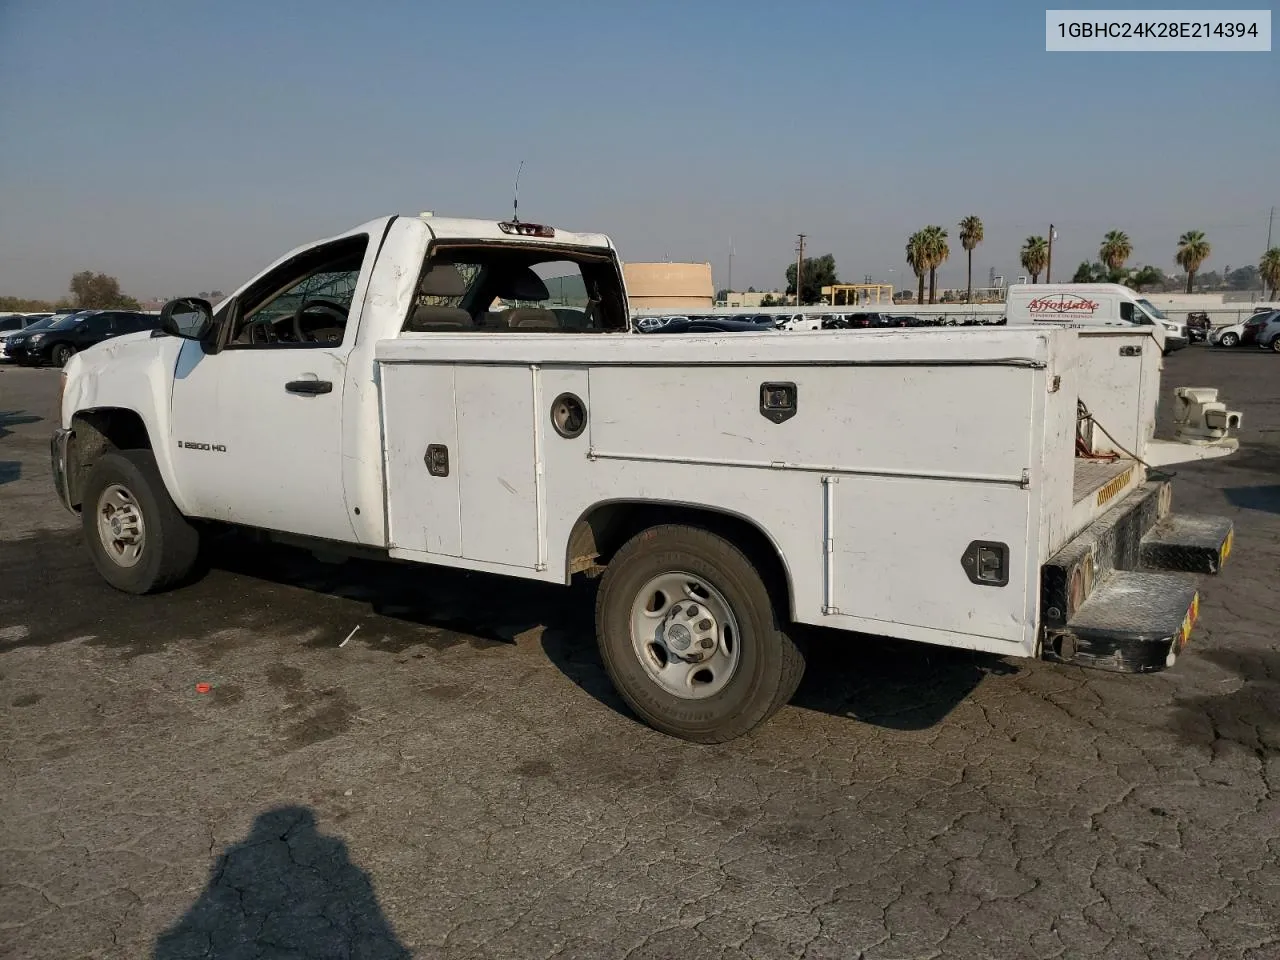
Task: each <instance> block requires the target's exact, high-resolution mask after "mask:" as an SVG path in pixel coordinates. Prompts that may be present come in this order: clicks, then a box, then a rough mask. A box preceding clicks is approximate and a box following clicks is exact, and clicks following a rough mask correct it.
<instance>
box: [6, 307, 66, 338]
mask: <svg viewBox="0 0 1280 960" xmlns="http://www.w3.org/2000/svg"><path fill="white" fill-rule="evenodd" d="M52 316H53V314H52V313H10V314H6V315H5V316H3V317H0V340H5V339H7V338H8V337H9V336H10V335H11V334H15V333H18V332H19V331H21V330H26V329H27V328H28V327H30V326H31V325H32V324H33V323H37V322H39V321H40V320H46V319H48V318H49V317H52Z"/></svg>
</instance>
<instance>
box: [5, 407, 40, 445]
mask: <svg viewBox="0 0 1280 960" xmlns="http://www.w3.org/2000/svg"><path fill="white" fill-rule="evenodd" d="M43 419H44V417H37V416H36V415H35V414H31V413H24V412H23V411H22V410H0V440H3V439H4V438H5V437H7V436H9V434H11V433H13V431H12V430H11V429H10V427H25V426H26V425H27V424H29V423H39V422H40V421H41V420H43Z"/></svg>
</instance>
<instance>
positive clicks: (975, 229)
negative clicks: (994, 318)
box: [960, 214, 983, 303]
mask: <svg viewBox="0 0 1280 960" xmlns="http://www.w3.org/2000/svg"><path fill="white" fill-rule="evenodd" d="M982 240H983V235H982V221H981V220H979V219H978V218H977V217H976V216H974V215H973V214H970V215H969V216H967V217H965V218H964V219H963V220H961V221H960V246H962V247H964V251H965V253H967V254H968V255H969V273H968V280H967V282H966V283H965V294H964V302H965V303H972V302H973V248H974V247H976V246H977V245H978V244H980V243H981V242H982Z"/></svg>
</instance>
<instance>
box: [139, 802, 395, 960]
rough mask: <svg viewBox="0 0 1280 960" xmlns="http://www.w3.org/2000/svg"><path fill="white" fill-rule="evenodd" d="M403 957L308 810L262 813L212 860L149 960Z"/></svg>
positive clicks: (371, 897) (366, 887) (357, 877)
mask: <svg viewBox="0 0 1280 960" xmlns="http://www.w3.org/2000/svg"><path fill="white" fill-rule="evenodd" d="M230 956H236V957H255V958H263V960H267V958H280V960H285V958H292V957H336V956H344V957H348V956H361V957H381V958H386V960H395V958H405V960H408V958H409V957H410V956H411V954H410V953H409V950H408V949H407V948H406V947H405V946H404V945H403V944H402V943H401V942H400V940H399V939H398V938H397V936H396V934H395V931H394V930H393V929H392V926H391V923H390V922H389V921H388V920H387V918H386V916H385V915H384V914H383V912H382V908H381V906H380V905H379V903H378V897H377V894H376V893H375V891H374V888H373V883H372V881H371V880H370V879H369V876H368V875H367V874H366V873H365V872H364V871H363V870H361V869H360V868H359V867H357V866H356V865H355V864H354V863H352V862H351V857H350V856H349V854H348V852H347V846H346V844H345V843H343V842H342V841H341V840H340V839H338V838H337V837H330V836H325V835H324V834H322V833H320V832H319V831H318V830H317V829H316V817H315V814H314V813H313V812H312V811H311V810H310V809H309V808H307V807H300V806H290V807H279V808H276V809H273V810H268V811H266V812H265V813H262V814H259V815H258V817H257V819H256V820H254V822H253V827H252V828H251V830H250V832H249V835H248V836H247V837H245V838H244V840H242V841H240V842H239V843H236V844H233V845H232V846H230V847H228V848H227V849H226V850H225V851H224V852H223V854H222V855H221V856H220V857H218V860H217V862H216V863H215V864H214V865H213V869H212V870H211V871H210V874H209V881H208V884H207V885H206V887H205V889H204V891H203V892H202V893H201V894H200V896H199V898H197V900H196V902H195V903H194V904H192V906H191V908H190V909H189V910H188V911H187V912H186V914H185V915H184V916H183V917H182V918H181V919H180V920H179V921H178V922H177V923H175V924H174V925H173V926H172V927H170V928H169V929H168V930H165V931H164V932H163V933H161V934H160V936H159V937H157V939H156V944H155V951H154V953H153V954H152V957H153V960H186V958H188V957H230Z"/></svg>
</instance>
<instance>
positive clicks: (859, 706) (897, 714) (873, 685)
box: [791, 629, 1018, 730]
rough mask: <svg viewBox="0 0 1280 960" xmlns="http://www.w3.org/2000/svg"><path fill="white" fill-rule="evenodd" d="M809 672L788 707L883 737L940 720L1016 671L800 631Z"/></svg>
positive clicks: (926, 648)
mask: <svg viewBox="0 0 1280 960" xmlns="http://www.w3.org/2000/svg"><path fill="white" fill-rule="evenodd" d="M806 634H807V635H806V636H805V637H804V640H805V641H806V642H805V646H806V648H807V650H808V665H807V668H806V670H805V677H804V680H803V682H802V683H801V684H800V689H799V690H798V691H797V692H796V695H795V697H794V698H793V699H792V701H791V702H792V704H794V705H795V706H797V707H802V708H804V709H806V710H817V711H820V712H822V713H828V714H831V715H832V716H837V717H848V718H849V719H853V720H857V721H859V722H861V723H870V724H873V725H875V726H877V727H884V728H886V729H889V730H924V729H927V728H929V727H933V726H936V725H937V724H939V723H941V722H942V721H943V720H944V719H946V717H947V715H948V714H950V713H951V711H952V710H954V709H955V708H956V707H957V706H959V704H960V703H961V702H963V701H964V699H965V698H966V697H968V696H969V695H970V694H971V693H973V691H974V690H976V689H977V687H978V685H979V684H980V683H982V681H983V680H984V679H985V678H986V677H988V676H1007V675H1009V674H1014V673H1017V672H1018V668H1017V667H1016V666H1014V665H1012V664H1010V663H1009V662H1008V661H1007V660H1005V659H1004V658H1002V657H998V656H995V655H994V654H988V653H977V652H974V651H972V650H957V649H952V648H950V647H937V646H933V645H931V644H924V643H912V642H909V641H906V640H892V639H889V638H888V637H877V636H869V635H865V634H846V633H838V632H835V631H830V630H818V629H814V630H812V631H806Z"/></svg>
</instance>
